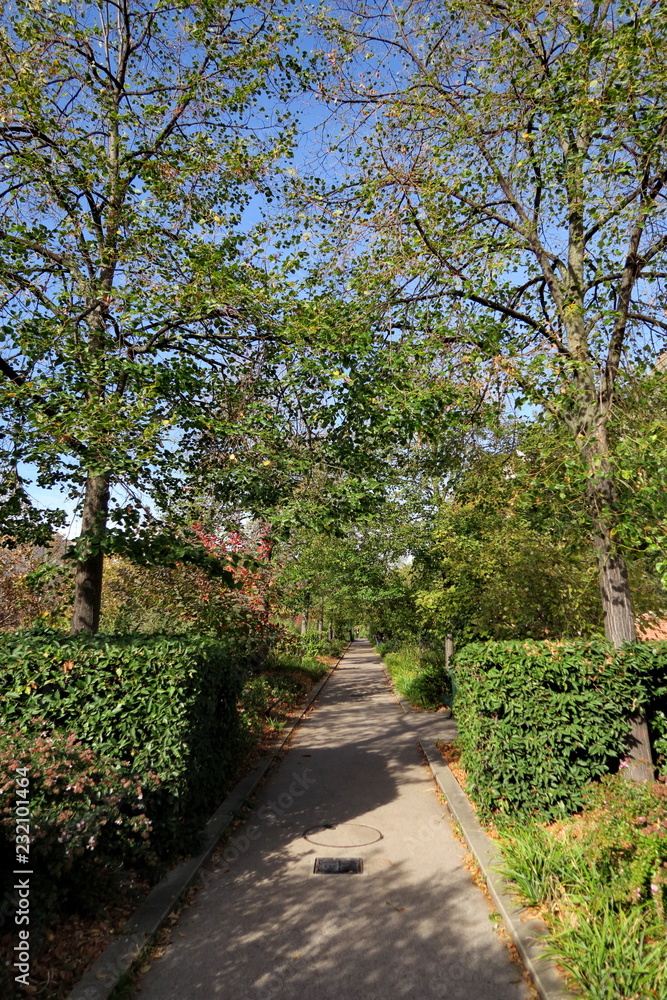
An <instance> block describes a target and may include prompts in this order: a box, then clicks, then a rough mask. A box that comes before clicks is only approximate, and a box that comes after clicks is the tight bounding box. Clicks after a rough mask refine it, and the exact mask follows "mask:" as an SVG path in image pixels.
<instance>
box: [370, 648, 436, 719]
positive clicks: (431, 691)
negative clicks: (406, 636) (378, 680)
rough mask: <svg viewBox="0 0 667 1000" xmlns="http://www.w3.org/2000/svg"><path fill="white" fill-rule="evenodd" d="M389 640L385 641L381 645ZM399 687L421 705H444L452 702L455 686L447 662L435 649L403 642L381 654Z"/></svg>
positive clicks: (399, 689)
mask: <svg viewBox="0 0 667 1000" xmlns="http://www.w3.org/2000/svg"><path fill="white" fill-rule="evenodd" d="M386 645H387V644H385V643H383V644H382V646H380V649H383V648H384V647H385V646H386ZM381 655H382V656H383V657H384V661H385V663H386V664H387V668H388V670H389V673H390V674H391V678H392V680H393V682H394V684H395V685H396V689H397V690H398V691H399V692H400V694H402V695H403V697H404V698H407V699H408V701H409V702H410V704H411V705H414V706H415V707H417V708H440V707H441V706H442V705H445V704H451V696H452V687H451V681H450V678H449V674H448V673H447V671H446V669H445V664H444V661H443V660H442V659H440V657H438V656H437V655H436V654H435V653H434V652H433V651H431V650H420V648H419V646H413V645H405V646H401V647H400V648H399V649H398V650H397V651H396V652H385V653H382V654H381Z"/></svg>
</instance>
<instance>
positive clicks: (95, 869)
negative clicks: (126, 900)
mask: <svg viewBox="0 0 667 1000" xmlns="http://www.w3.org/2000/svg"><path fill="white" fill-rule="evenodd" d="M38 723H39V720H35V724H34V725H32V726H29V727H27V728H25V727H23V728H22V729H18V728H16V729H7V730H5V731H3V732H0V772H1V773H2V775H3V778H2V782H1V783H0V893H1V894H2V897H3V898H4V897H5V894H9V895H11V893H12V885H13V882H14V881H15V879H14V877H13V876H12V875H11V872H12V870H13V869H14V868H16V867H17V865H16V860H15V859H16V856H17V843H20V844H23V845H25V843H26V841H25V840H21V839H19V840H18V841H17V840H16V837H17V832H18V836H19V837H20V838H23V837H27V836H28V834H26V833H25V831H24V832H23V833H21V831H20V830H18V831H17V826H16V823H17V818H16V809H15V806H16V803H17V801H18V802H20V803H21V804H23V805H25V806H26V807H27V810H29V817H28V818H27V819H24V820H23V825H24V826H25V828H26V829H29V836H30V844H29V848H28V850H29V854H27V855H26V856H28V857H29V859H30V864H29V865H26V869H30V870H31V871H32V872H33V874H32V875H31V876H30V893H31V925H32V926H33V928H34V927H35V925H37V929H40V928H43V927H44V926H45V925H46V924H47V923H48V922H49V920H50V918H52V917H53V916H54V915H55V914H56V913H57V912H60V911H67V910H68V909H73V908H76V909H77V910H78V911H79V912H84V913H86V911H88V912H90V913H95V912H97V911H99V909H100V908H101V907H102V906H103V905H104V903H105V902H107V901H108V900H109V899H110V898H111V897H112V896H113V893H114V891H115V890H116V889H117V884H118V881H119V878H120V875H121V873H122V871H123V868H125V867H133V868H135V869H136V870H138V871H142V872H143V873H145V874H149V875H150V874H151V873H152V872H153V871H154V870H155V868H156V860H157V859H156V856H155V854H154V852H153V850H152V844H151V837H150V833H151V822H150V820H149V818H148V816H147V814H146V798H145V795H146V793H147V792H148V791H150V790H151V789H155V788H156V787H157V786H158V784H159V781H158V779H157V778H156V776H155V775H151V774H148V775H144V776H143V778H142V779H140V778H138V777H137V776H136V775H133V774H132V773H131V772H128V769H127V767H126V766H123V764H121V763H120V762H119V761H115V760H112V759H110V758H108V757H105V756H104V755H102V754H100V753H98V752H97V751H94V750H93V749H91V748H90V747H86V746H84V745H83V744H82V743H81V742H79V741H78V740H77V739H76V737H75V736H74V734H73V733H62V732H58V731H50V732H49V731H47V730H44V729H43V728H42V727H40V726H39V724H38ZM19 796H22V797H20V798H19ZM19 822H21V821H20V820H19ZM21 829H23V827H22V828H21ZM23 853H24V854H26V852H25V851H24V852H23ZM3 879H4V885H3V884H2V880H3Z"/></svg>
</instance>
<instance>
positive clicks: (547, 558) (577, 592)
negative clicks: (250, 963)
mask: <svg viewBox="0 0 667 1000" xmlns="http://www.w3.org/2000/svg"><path fill="white" fill-rule="evenodd" d="M528 434H529V431H528V430H526V429H524V436H528ZM532 437H533V440H534V439H535V438H538V442H536V443H537V447H536V448H535V449H534V451H533V450H532V449H531V453H530V455H528V454H527V453H526V452H524V451H522V450H521V449H516V450H515V449H514V447H513V445H512V444H511V442H509V441H507V442H504V441H502V440H501V441H499V442H498V447H499V448H500V453H499V454H492V453H485V452H482V453H481V454H477V455H475V454H474V453H473V454H471V456H470V457H469V459H468V462H467V463H466V465H467V467H466V468H465V469H464V470H463V471H462V472H461V473H459V475H458V476H456V477H454V479H453V482H452V488H451V491H450V492H449V494H448V495H446V496H444V497H442V498H441V500H440V502H439V505H438V510H437V512H436V514H435V517H434V525H433V530H432V532H431V534H430V537H429V538H428V539H427V540H426V543H425V544H423V545H422V547H421V548H420V549H419V550H418V552H417V558H416V565H415V571H414V577H415V579H414V590H415V593H414V601H415V604H416V608H417V614H418V616H419V618H420V620H421V622H422V624H423V626H424V627H425V628H428V629H429V630H430V631H431V632H433V633H434V634H437V635H438V636H439V637H440V639H441V640H442V639H444V635H445V634H447V633H449V632H451V633H453V634H454V635H455V636H456V640H457V643H458V644H459V645H464V644H465V643H466V642H471V641H475V640H477V639H515V638H516V639H519V638H520V639H523V638H528V637H532V638H536V639H542V638H545V637H546V636H556V637H559V638H560V637H561V636H574V635H582V634H583V635H590V634H591V633H599V632H600V631H601V630H602V627H603V623H602V614H601V608H600V597H599V588H598V584H597V567H596V564H595V560H594V558H593V554H592V552H589V551H588V550H589V548H590V546H589V540H588V537H587V536H586V532H585V528H584V530H582V525H581V524H580V523H578V521H577V506H580V505H577V500H578V497H575V498H574V504H575V510H574V513H573V512H572V511H571V510H568V509H567V507H568V506H570V505H572V501H573V497H572V492H573V491H572V489H571V486H570V484H569V483H564V482H562V481H561V482H560V483H559V484H554V483H553V482H552V481H550V480H551V478H552V475H553V473H551V469H550V465H551V463H552V462H553V459H554V454H553V453H554V451H555V450H556V448H555V447H554V442H553V441H551V442H550V441H549V440H548V435H546V434H542V435H539V433H538V432H537V430H536V429H535V428H533V433H532ZM540 438H541V440H540ZM521 443H522V447H525V448H526V449H527V448H528V445H527V444H526V445H524V443H523V441H522V442H521ZM534 443H535V442H534ZM540 446H541V448H542V449H544V450H543V453H542V454H540ZM549 451H551V455H550V456H549V460H547V458H546V454H548V452H549ZM545 453H546V454H545ZM560 471H561V472H562V471H563V470H560ZM549 473H551V475H549ZM557 489H560V492H561V493H563V495H564V496H563V498H559V497H558V496H557V494H556V490H557ZM568 501H569V503H568ZM586 527H587V525H586Z"/></svg>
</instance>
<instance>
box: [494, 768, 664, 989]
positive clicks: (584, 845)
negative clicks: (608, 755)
mask: <svg viewBox="0 0 667 1000" xmlns="http://www.w3.org/2000/svg"><path fill="white" fill-rule="evenodd" d="M666 833H667V788H665V785H664V784H663V783H654V784H641V783H637V782H628V781H626V780H625V779H624V778H623V777H622V776H621V775H606V776H605V777H603V778H602V779H601V781H600V782H599V783H596V784H593V785H591V786H589V788H587V789H586V790H585V793H584V809H583V812H582V813H581V814H580V815H577V816H574V817H572V818H570V819H567V820H566V821H564V822H562V823H558V824H556V825H554V826H552V827H549V828H545V827H544V826H543V825H541V824H539V823H536V822H531V823H528V824H523V825H514V824H512V825H511V826H508V827H506V828H504V829H503V830H502V833H501V848H502V854H503V863H502V871H503V874H504V875H505V876H506V877H507V878H508V879H509V880H510V882H511V883H512V884H513V886H514V887H515V889H516V890H517V893H518V895H519V897H520V899H521V900H522V902H524V903H527V904H528V905H530V906H539V907H545V906H546V913H545V916H546V919H547V922H548V923H549V925H550V929H551V937H550V940H549V951H550V952H551V954H552V955H553V956H554V957H555V958H556V960H557V961H558V963H559V965H561V966H563V967H564V968H565V969H567V971H568V973H569V974H570V978H571V981H572V985H573V986H575V987H576V988H578V990H581V993H582V996H585V997H591V998H595V1000H598V998H603V1000H627V998H628V997H633V998H634V997H638V998H642V1000H650V998H656V1000H657V998H659V997H662V996H664V995H665V989H666V987H667V975H666V972H665V963H666V962H667V935H666V933H665V922H664V918H665V907H666V904H667V836H666Z"/></svg>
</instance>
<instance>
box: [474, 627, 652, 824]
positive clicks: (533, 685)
mask: <svg viewBox="0 0 667 1000" xmlns="http://www.w3.org/2000/svg"><path fill="white" fill-rule="evenodd" d="M455 677H456V684H457V697H456V706H455V707H456V716H457V720H458V723H459V732H460V742H461V748H462V762H463V765H464V767H465V769H466V771H467V773H468V790H469V792H470V794H471V796H472V798H473V799H474V801H475V802H476V804H477V806H478V808H479V809H480V812H481V814H482V815H483V816H485V817H489V816H491V815H493V814H498V813H499V814H501V815H505V816H507V815H513V816H516V815H525V814H539V815H546V816H563V815H566V814H567V813H569V812H572V811H574V810H576V809H578V808H580V807H581V805H582V801H583V800H582V794H583V789H584V787H585V786H586V785H587V783H588V782H590V781H591V780H593V779H595V778H599V777H600V776H601V775H603V774H605V773H607V772H608V771H610V770H614V769H615V768H616V767H617V766H618V762H619V760H620V759H621V758H623V757H624V756H625V754H626V751H627V749H628V736H629V727H628V722H627V718H628V716H629V715H630V714H631V713H632V712H633V711H634V710H635V709H636V708H637V706H638V705H648V706H649V707H652V706H657V705H658V703H659V700H660V699H661V698H664V695H665V692H666V691H667V645H666V644H664V643H655V644H651V645H649V644H647V643H637V644H634V645H628V646H625V647H623V648H622V649H621V650H614V649H613V647H612V646H611V645H610V644H609V643H607V642H605V641H603V640H590V641H587V640H579V641H573V640H570V641H563V642H535V641H528V642H488V643H472V644H470V645H469V646H466V647H464V648H463V649H462V650H461V651H460V652H458V653H457V655H456V667H455Z"/></svg>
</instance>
